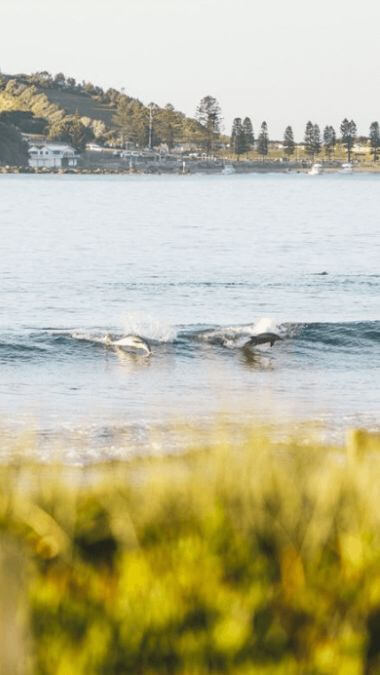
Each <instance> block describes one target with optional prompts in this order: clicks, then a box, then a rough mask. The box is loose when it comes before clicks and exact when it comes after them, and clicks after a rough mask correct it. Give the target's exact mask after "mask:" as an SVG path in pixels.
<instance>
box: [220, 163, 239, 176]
mask: <svg viewBox="0 0 380 675" xmlns="http://www.w3.org/2000/svg"><path fill="white" fill-rule="evenodd" d="M233 173H236V172H235V168H234V166H233V164H225V165H224V167H223V169H222V174H223V176H230V175H232V174H233Z"/></svg>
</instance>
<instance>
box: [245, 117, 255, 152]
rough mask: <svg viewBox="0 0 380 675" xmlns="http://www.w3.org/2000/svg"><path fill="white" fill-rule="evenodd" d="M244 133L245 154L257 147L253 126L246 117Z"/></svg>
mask: <svg viewBox="0 0 380 675" xmlns="http://www.w3.org/2000/svg"><path fill="white" fill-rule="evenodd" d="M243 132H244V137H245V146H246V149H245V152H249V151H250V150H252V148H253V147H254V145H255V135H254V133H253V125H252V121H251V118H250V117H245V118H244V120H243Z"/></svg>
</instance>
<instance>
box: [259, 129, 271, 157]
mask: <svg viewBox="0 0 380 675" xmlns="http://www.w3.org/2000/svg"><path fill="white" fill-rule="evenodd" d="M257 152H258V153H259V155H261V157H262V160H263V161H264V157H266V156H267V154H268V152H269V135H268V125H267V123H266V122H263V123H262V125H261V127H260V134H259V137H258V139H257Z"/></svg>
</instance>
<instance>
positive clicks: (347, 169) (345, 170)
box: [339, 162, 352, 173]
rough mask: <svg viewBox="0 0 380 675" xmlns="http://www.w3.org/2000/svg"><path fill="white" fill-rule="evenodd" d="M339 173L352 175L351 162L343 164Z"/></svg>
mask: <svg viewBox="0 0 380 675" xmlns="http://www.w3.org/2000/svg"><path fill="white" fill-rule="evenodd" d="M339 173H352V164H351V162H345V163H344V164H342V168H341V169H340V171H339Z"/></svg>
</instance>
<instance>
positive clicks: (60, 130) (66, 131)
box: [49, 115, 94, 152]
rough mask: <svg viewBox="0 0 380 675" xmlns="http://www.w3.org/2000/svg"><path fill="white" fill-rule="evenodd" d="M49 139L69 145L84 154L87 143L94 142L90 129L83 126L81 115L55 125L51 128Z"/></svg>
mask: <svg viewBox="0 0 380 675" xmlns="http://www.w3.org/2000/svg"><path fill="white" fill-rule="evenodd" d="M49 138H50V140H53V141H61V142H63V143H69V144H70V145H72V146H73V148H75V150H77V151H78V152H82V151H83V150H84V149H85V147H86V143H88V142H89V141H91V140H93V138H94V135H93V133H92V131H91V129H90V128H88V127H85V126H84V124H82V122H81V121H80V117H79V115H73V116H71V117H65V118H64V119H63V120H62V121H60V122H57V123H56V124H53V125H52V126H51V127H50V131H49Z"/></svg>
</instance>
